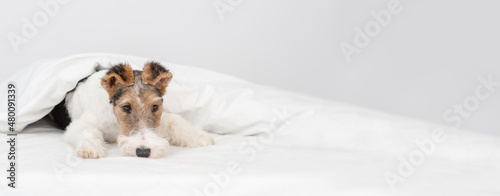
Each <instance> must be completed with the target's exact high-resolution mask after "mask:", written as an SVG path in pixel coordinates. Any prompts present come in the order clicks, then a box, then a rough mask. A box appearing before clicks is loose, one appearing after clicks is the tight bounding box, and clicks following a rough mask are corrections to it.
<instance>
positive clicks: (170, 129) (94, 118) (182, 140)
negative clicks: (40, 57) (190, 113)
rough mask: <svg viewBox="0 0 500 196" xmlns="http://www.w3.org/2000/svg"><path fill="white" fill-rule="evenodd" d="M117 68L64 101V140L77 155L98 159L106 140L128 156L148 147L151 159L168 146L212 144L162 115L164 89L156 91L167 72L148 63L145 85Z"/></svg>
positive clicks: (180, 120) (176, 119) (176, 118)
mask: <svg viewBox="0 0 500 196" xmlns="http://www.w3.org/2000/svg"><path fill="white" fill-rule="evenodd" d="M123 66H126V65H125V64H123V65H120V67H117V66H115V67H113V68H111V69H110V70H109V71H107V70H101V71H99V72H96V73H95V74H93V75H91V76H90V77H89V78H88V79H87V80H86V81H84V82H81V83H79V84H78V86H77V88H76V89H75V91H73V92H71V93H69V94H68V95H67V97H66V107H67V110H68V114H69V116H70V117H71V119H72V122H71V123H70V124H69V126H68V127H67V129H66V133H65V139H66V140H67V141H68V142H69V143H70V144H72V145H73V146H74V147H75V148H76V150H77V154H78V155H79V156H80V157H83V158H101V157H104V156H105V154H106V149H105V147H104V144H105V143H106V142H108V143H114V142H117V143H118V146H119V147H120V149H121V151H122V152H123V153H124V154H126V155H129V156H137V155H136V149H137V148H139V147H145V148H148V149H151V154H150V155H149V157H151V158H158V157H161V156H162V155H164V154H165V152H166V151H167V149H168V146H169V145H170V144H172V145H176V146H182V147H200V146H205V145H212V144H214V141H213V139H212V138H211V137H210V136H209V135H208V134H207V133H206V132H204V131H202V130H199V129H197V128H196V127H194V126H193V125H191V124H190V123H188V122H187V121H186V120H185V119H183V118H182V117H181V116H179V115H177V114H169V113H166V112H163V110H162V107H161V106H162V105H163V104H162V103H163V99H162V98H161V97H162V96H163V95H164V93H165V89H158V87H160V88H163V87H165V88H166V86H167V85H168V82H170V79H171V78H172V75H171V74H170V73H169V72H168V70H166V69H164V68H163V67H161V68H158V67H156V66H161V65H159V64H158V65H156V63H154V62H150V63H149V64H146V65H145V70H144V72H148V75H147V77H148V78H144V79H146V80H147V81H143V77H144V76H142V75H141V74H142V72H141V71H133V73H132V72H131V69H130V70H129V68H127V67H123ZM147 67H156V68H154V69H146V68H147ZM155 72H158V73H155ZM110 76H113V77H115V78H110ZM156 77H163V78H156ZM113 82H118V83H113ZM119 82H121V83H119ZM103 87H104V88H103ZM155 88H156V89H155ZM129 101H133V102H134V103H135V105H133V109H134V110H133V111H131V112H130V113H124V112H123V110H122V107H123V104H124V103H125V102H127V103H126V104H129V103H128V102H129ZM153 103H154V104H158V103H159V104H160V106H159V111H157V112H159V113H154V112H152V111H151V109H150V105H151V104H153ZM148 104H149V105H148ZM132 117H134V118H132ZM132 119H133V120H132Z"/></svg>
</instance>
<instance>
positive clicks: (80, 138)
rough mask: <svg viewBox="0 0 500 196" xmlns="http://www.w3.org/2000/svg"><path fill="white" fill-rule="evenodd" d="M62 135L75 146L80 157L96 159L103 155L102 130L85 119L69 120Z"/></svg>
mask: <svg viewBox="0 0 500 196" xmlns="http://www.w3.org/2000/svg"><path fill="white" fill-rule="evenodd" d="M64 137H65V139H66V141H67V142H68V143H70V144H71V145H73V147H74V148H76V151H77V154H78V156H80V157H82V158H92V159H98V158H101V157H104V155H105V154H104V151H105V150H106V149H105V147H104V138H103V134H102V132H101V131H100V130H99V129H97V128H95V127H93V126H92V125H91V123H89V122H87V121H86V120H82V119H81V118H80V119H79V120H76V121H73V122H71V124H69V125H68V127H67V128H66V133H65V134H64Z"/></svg>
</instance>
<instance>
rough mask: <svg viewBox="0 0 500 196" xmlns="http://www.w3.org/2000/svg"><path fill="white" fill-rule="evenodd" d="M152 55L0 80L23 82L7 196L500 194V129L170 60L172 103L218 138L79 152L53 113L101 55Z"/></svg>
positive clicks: (48, 68) (70, 61) (137, 61)
mask: <svg viewBox="0 0 500 196" xmlns="http://www.w3.org/2000/svg"><path fill="white" fill-rule="evenodd" d="M148 60H150V59H148V58H142V57H134V56H126V55H117V54H82V55H75V56H70V57H65V58H57V59H48V60H42V61H39V62H36V63H34V64H33V65H32V66H31V67H29V68H28V69H26V70H21V71H20V72H19V73H18V74H16V75H13V76H12V78H9V79H6V80H5V81H4V83H3V84H2V87H4V86H7V83H9V82H12V81H14V83H15V84H16V86H17V90H18V92H17V97H18V100H17V105H18V110H17V111H18V113H17V124H16V132H17V133H18V135H17V143H16V145H17V152H16V153H17V160H16V162H17V168H16V169H17V178H16V188H15V189H14V188H10V187H8V186H7V184H8V182H9V180H8V179H7V178H6V176H7V175H8V173H6V172H2V177H1V178H0V179H1V180H0V183H1V186H0V187H2V188H0V195H196V196H199V195H372V196H374V195H427V196H432V195H440V196H442V195H453V196H459V195H485V196H486V195H500V186H499V183H500V138H499V137H495V136H491V135H486V134H481V133H477V132H474V131H467V130H460V129H457V127H450V126H444V125H437V124H432V123H428V122H424V121H420V120H416V119H411V118H406V117H401V116H395V115H390V114H386V113H382V112H378V111H373V110H369V109H365V108H361V107H357V106H353V105H349V104H344V103H338V102H335V101H330V100H323V99H319V98H314V97H310V96H305V95H300V94H296V93H291V92H287V91H284V90H280V89H275V88H270V87H266V86H261V85H258V84H253V83H251V82H248V81H244V80H241V79H238V78H234V77H231V76H227V75H224V74H220V73H216V72H212V71H209V70H203V69H199V68H193V67H188V66H183V65H177V64H174V63H168V62H162V63H163V64H164V65H166V67H168V68H169V69H170V70H171V71H172V73H173V74H174V79H173V81H172V82H171V84H170V86H169V87H168V88H167V89H168V92H167V94H166V95H165V97H164V98H165V104H166V106H165V107H164V108H165V110H167V111H168V112H172V113H178V114H180V115H182V116H184V117H185V118H186V119H188V120H189V121H190V122H192V123H193V124H195V125H196V126H198V127H200V128H202V129H204V130H207V131H208V132H210V134H211V136H213V137H214V139H215V142H216V145H214V146H206V147H201V148H180V147H171V148H170V149H169V151H168V152H167V154H166V155H165V156H164V157H162V158H160V159H145V158H134V157H126V156H123V155H121V153H120V151H119V149H118V148H117V146H116V144H107V145H108V152H107V156H106V157H105V158H101V159H80V158H77V157H76V156H75V153H74V150H73V149H71V148H70V147H69V145H68V144H66V143H65V142H64V141H63V140H62V135H63V134H64V132H63V130H61V129H60V128H58V126H57V125H56V124H55V123H54V122H53V120H52V119H51V118H50V116H48V115H47V114H48V113H49V112H50V111H51V110H52V108H53V107H54V106H55V105H57V104H58V103H59V102H60V101H62V100H63V98H64V96H65V94H66V93H67V92H68V91H70V90H72V89H73V88H74V87H75V85H76V83H77V82H78V81H79V80H80V79H82V78H84V77H86V76H88V75H89V74H91V73H93V70H94V68H95V66H96V65H97V64H99V65H101V66H109V65H112V64H113V63H117V62H123V61H127V62H129V63H130V64H131V65H132V66H133V67H134V68H136V69H140V66H141V65H142V64H143V63H144V62H146V61H148ZM325 90H327V89H325ZM2 93H3V96H2V100H3V101H4V102H3V103H6V102H7V101H6V100H5V97H6V95H5V92H2ZM1 109H2V110H1V112H0V115H2V116H6V115H7V113H6V112H5V111H7V108H6V106H5V104H2V108H1ZM6 121H7V120H6V118H4V117H2V119H1V120H0V124H1V125H0V130H2V132H3V133H2V134H1V136H2V138H3V141H5V140H7V137H8V136H7V133H8V131H7V130H8V127H7V122H6ZM2 143H3V144H2V146H3V147H1V148H0V154H2V156H4V155H7V153H8V146H7V145H8V144H6V143H5V142H2ZM8 164H9V162H8V160H7V159H6V158H2V159H0V167H1V168H8Z"/></svg>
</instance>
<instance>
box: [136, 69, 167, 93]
mask: <svg viewBox="0 0 500 196" xmlns="http://www.w3.org/2000/svg"><path fill="white" fill-rule="evenodd" d="M142 71H143V73H142V80H143V81H144V82H145V83H146V84H149V85H153V86H156V88H158V90H160V92H161V95H164V94H165V89H166V88H167V86H168V83H170V81H171V80H172V74H171V73H170V71H168V69H165V68H164V67H163V66H162V65H161V64H160V63H158V62H155V61H150V62H147V63H146V64H145V65H144V67H143V68H142Z"/></svg>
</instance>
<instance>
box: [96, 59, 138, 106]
mask: <svg viewBox="0 0 500 196" xmlns="http://www.w3.org/2000/svg"><path fill="white" fill-rule="evenodd" d="M134 82H135V77H134V72H133V71H132V67H131V66H130V65H129V64H127V63H125V64H118V65H115V66H113V67H111V69H109V71H108V72H107V73H106V75H105V76H104V77H103V78H102V80H101V85H102V87H104V89H105V90H106V91H107V92H108V94H109V98H110V99H112V98H113V94H115V92H117V91H118V89H120V88H122V87H127V86H130V85H132V84H134ZM118 93H120V92H118Z"/></svg>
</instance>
